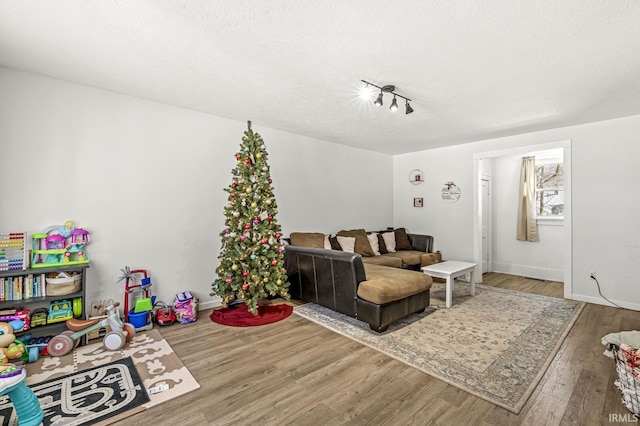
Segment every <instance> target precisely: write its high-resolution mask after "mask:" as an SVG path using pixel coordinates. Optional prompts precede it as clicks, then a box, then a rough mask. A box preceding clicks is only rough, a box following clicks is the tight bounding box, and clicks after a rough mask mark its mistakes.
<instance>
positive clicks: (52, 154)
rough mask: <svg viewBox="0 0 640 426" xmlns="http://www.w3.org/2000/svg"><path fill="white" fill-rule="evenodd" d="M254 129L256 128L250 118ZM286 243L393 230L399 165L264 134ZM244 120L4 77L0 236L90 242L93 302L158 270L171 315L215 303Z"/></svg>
mask: <svg viewBox="0 0 640 426" xmlns="http://www.w3.org/2000/svg"><path fill="white" fill-rule="evenodd" d="M250 118H251V117H247V119H250ZM253 129H254V130H255V131H257V132H258V133H260V134H261V135H262V137H263V139H264V140H265V143H266V146H267V151H268V152H269V165H270V167H271V174H272V178H273V181H274V192H275V195H276V200H277V203H278V208H279V213H278V215H277V216H276V218H277V219H278V221H279V222H280V224H281V225H282V228H283V233H284V235H288V234H289V233H290V232H292V231H320V232H327V233H329V232H336V231H337V230H339V229H342V228H350V227H364V228H367V229H383V228H385V227H387V226H389V225H390V224H391V223H392V222H393V216H392V207H391V203H390V200H391V199H392V157H391V156H389V155H385V154H378V153H374V152H371V151H366V150H361V149H355V148H348V147H345V146H341V145H337V144H333V143H329V142H325V141H321V140H317V139H311V138H307V137H302V136H298V135H294V134H290V133H285V132H281V131H277V130H273V129H268V128H263V127H261V126H260V123H253ZM245 130H246V123H245V122H237V121H233V120H228V119H224V118H220V117H215V116H210V115H207V114H202V113H198V112H194V111H189V110H185V109H181V108H176V107H172V106H168V105H163V104H159V103H155V102H150V101H145V100H141V99H137V98H132V97H128V96H123V95H119V94H115V93H111V92H105V91H101V90H97V89H93V88H89V87H84V86H79V85H75V84H70V83H66V82H62V81H58V80H53V79H49V78H44V77H40V76H36V75H32V74H28V73H22V72H18V71H14V70H9V69H6V68H0V147H1V148H0V161H1V164H2V183H1V184H0V200H2V201H1V204H2V207H1V208H0V231H2V232H13V231H27V232H28V233H29V234H31V233H34V232H40V231H41V230H43V229H44V228H46V227H48V226H51V225H60V224H62V223H63V222H65V221H66V220H68V219H71V220H74V221H75V223H76V225H77V226H81V227H84V228H85V229H87V230H88V231H89V232H90V233H91V235H90V239H91V243H90V244H89V245H88V246H87V254H88V257H89V259H90V260H91V267H90V268H89V270H88V277H89V279H88V293H89V296H88V298H89V300H97V299H99V298H113V299H115V300H117V301H121V302H122V300H123V297H124V296H123V284H122V283H120V284H118V283H117V278H118V276H119V274H120V268H122V267H124V266H125V265H128V266H130V267H132V268H144V269H147V270H148V271H149V273H150V275H151V277H152V282H153V288H152V292H153V294H156V295H157V296H158V297H159V298H160V299H161V300H164V301H166V302H168V303H171V302H172V301H173V295H174V294H175V293H176V292H177V291H183V290H191V291H192V292H194V293H195V294H196V295H197V296H198V297H199V298H200V301H201V303H202V306H203V307H207V306H213V305H214V304H215V303H216V299H214V298H212V297H210V296H209V292H210V290H211V282H212V281H213V280H214V278H215V272H214V271H215V268H216V267H217V265H218V260H217V257H218V254H219V249H220V237H219V233H220V231H222V229H223V227H224V215H223V208H224V205H225V203H226V201H227V193H226V192H224V188H225V187H227V186H228V185H229V184H230V183H231V170H232V168H233V166H234V162H235V159H234V157H233V155H234V153H235V152H236V151H237V149H238V148H239V145H240V142H241V138H242V135H243V132H244V131H245Z"/></svg>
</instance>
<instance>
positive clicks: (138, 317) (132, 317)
mask: <svg viewBox="0 0 640 426" xmlns="http://www.w3.org/2000/svg"><path fill="white" fill-rule="evenodd" d="M148 315H149V312H137V313H136V312H134V311H129V322H130V323H131V324H132V325H133V326H134V327H135V328H142V327H144V326H145V325H147V316H148Z"/></svg>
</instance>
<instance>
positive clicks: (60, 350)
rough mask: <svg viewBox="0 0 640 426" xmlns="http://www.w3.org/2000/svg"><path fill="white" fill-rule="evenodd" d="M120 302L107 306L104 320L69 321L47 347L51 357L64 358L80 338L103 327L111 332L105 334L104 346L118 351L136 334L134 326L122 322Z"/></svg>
mask: <svg viewBox="0 0 640 426" xmlns="http://www.w3.org/2000/svg"><path fill="white" fill-rule="evenodd" d="M119 305H120V304H119V303H118V302H116V303H114V304H113V305H109V306H107V308H106V310H105V311H104V312H103V314H104V315H106V316H105V317H104V319H102V320H101V319H100V318H93V319H88V320H80V319H75V318H73V319H70V320H67V328H68V329H69V330H67V331H63V332H62V333H60V334H58V335H57V336H55V337H53V338H52V339H51V340H50V341H49V344H48V345H47V351H48V352H49V355H51V356H57V357H60V356H64V355H66V354H68V353H69V352H71V350H72V349H74V348H75V347H77V346H78V344H79V343H80V338H81V337H82V336H85V335H87V334H89V333H91V332H92V331H93V330H97V329H100V328H102V327H107V326H108V327H109V328H110V329H111V331H109V332H108V333H107V334H105V336H104V339H102V344H103V345H104V347H105V349H107V350H109V351H117V350H118V349H120V348H122V347H123V346H124V344H125V343H126V342H128V341H130V340H131V339H133V336H135V334H136V329H135V327H134V326H133V324H130V323H128V322H122V319H120V312H118V306H119Z"/></svg>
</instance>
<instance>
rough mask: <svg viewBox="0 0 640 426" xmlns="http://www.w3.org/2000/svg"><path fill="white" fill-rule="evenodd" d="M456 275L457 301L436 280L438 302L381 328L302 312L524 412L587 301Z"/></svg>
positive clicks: (309, 308) (327, 313)
mask: <svg viewBox="0 0 640 426" xmlns="http://www.w3.org/2000/svg"><path fill="white" fill-rule="evenodd" d="M468 294H469V286H468V284H466V283H461V282H456V284H455V286H454V299H453V300H454V305H453V306H452V307H451V308H449V309H447V308H445V307H444V306H445V305H444V298H445V293H444V284H439V283H434V284H433V287H432V293H431V299H432V300H431V306H429V307H428V308H427V309H426V310H425V312H422V313H419V314H413V315H410V316H408V317H406V318H404V319H403V320H399V321H396V322H395V323H393V324H391V325H390V326H389V328H388V329H387V331H385V332H384V333H380V334H379V333H375V332H373V331H371V330H370V329H369V326H368V324H365V323H364V322H361V321H358V320H356V319H353V318H350V317H348V316H346V315H342V314H339V313H336V312H334V311H332V310H329V309H327V308H324V307H322V306H319V305H315V304H312V303H307V304H305V305H301V306H297V307H296V308H295V309H294V312H295V313H296V314H298V315H300V316H302V317H304V318H307V319H309V320H311V321H314V322H316V323H318V324H320V325H322V326H324V327H327V328H329V329H331V330H333V331H335V332H337V333H340V334H342V335H344V336H347V337H349V338H351V339H354V340H356V341H358V342H360V343H362V344H364V345H367V346H369V347H371V348H373V349H376V350H378V351H380V352H382V353H385V354H387V355H389V356H391V357H393V358H395V359H397V360H399V361H402V362H404V363H406V364H408V365H410V366H412V367H415V368H417V369H419V370H421V371H423V372H425V373H427V374H429V375H431V376H434V377H436V378H438V379H440V380H443V381H445V382H447V383H449V384H451V385H453V386H456V387H458V388H460V389H462V390H464V391H466V392H469V393H471V394H473V395H476V396H478V397H480V398H483V399H485V400H487V401H489V402H491V403H493V404H495V405H498V406H500V407H503V408H506V409H507V410H509V411H512V412H514V413H516V414H517V413H519V412H520V410H521V409H522V407H523V406H524V404H525V403H526V402H527V399H528V398H529V396H531V394H532V393H533V390H534V389H535V387H536V386H537V385H538V383H539V382H540V379H541V378H542V376H543V375H544V373H545V371H546V369H547V367H548V366H549V364H550V363H551V361H552V360H553V357H554V356H555V354H556V353H557V351H558V349H559V348H560V345H561V344H562V342H563V341H564V338H565V337H566V335H567V334H568V333H569V331H570V330H571V327H572V326H573V324H574V322H575V321H576V319H577V318H578V316H579V315H580V312H581V311H582V308H583V307H584V303H581V302H574V301H571V300H565V299H558V298H553V297H545V296H537V295H533V294H528V293H521V292H516V291H510V290H503V289H499V288H494V287H488V286H483V285H476V295H475V296H473V297H471V296H468Z"/></svg>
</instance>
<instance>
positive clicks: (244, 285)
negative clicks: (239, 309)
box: [242, 283, 249, 291]
mask: <svg viewBox="0 0 640 426" xmlns="http://www.w3.org/2000/svg"><path fill="white" fill-rule="evenodd" d="M242 290H244V291H247V290H249V284H247V283H244V284H242Z"/></svg>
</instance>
